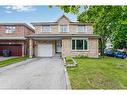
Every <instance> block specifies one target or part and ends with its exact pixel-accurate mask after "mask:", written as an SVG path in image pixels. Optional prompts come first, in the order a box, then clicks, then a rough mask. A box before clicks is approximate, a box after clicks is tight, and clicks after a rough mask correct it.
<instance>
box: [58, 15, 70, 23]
mask: <svg viewBox="0 0 127 95" xmlns="http://www.w3.org/2000/svg"><path fill="white" fill-rule="evenodd" d="M61 18H66V19H67V20H68V21H69V22H71V21H70V19H69V18H68V17H67V16H66V15H65V14H63V15H62V16H60V17H59V18H58V19H57V22H58V21H59V20H60V19H61Z"/></svg>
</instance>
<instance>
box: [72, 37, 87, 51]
mask: <svg viewBox="0 0 127 95" xmlns="http://www.w3.org/2000/svg"><path fill="white" fill-rule="evenodd" d="M87 49H88V40H87V39H72V50H87Z"/></svg>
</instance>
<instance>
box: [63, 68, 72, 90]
mask: <svg viewBox="0 0 127 95" xmlns="http://www.w3.org/2000/svg"><path fill="white" fill-rule="evenodd" d="M64 71H65V77H66V86H67V90H71V84H70V80H69V76H68V73H67V69H66V67H64Z"/></svg>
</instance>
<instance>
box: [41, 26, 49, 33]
mask: <svg viewBox="0 0 127 95" xmlns="http://www.w3.org/2000/svg"><path fill="white" fill-rule="evenodd" d="M45 26H49V31H48V32H44V31H43V28H44V27H45ZM42 32H43V33H49V32H51V25H44V26H42Z"/></svg>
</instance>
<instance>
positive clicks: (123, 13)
mask: <svg viewBox="0 0 127 95" xmlns="http://www.w3.org/2000/svg"><path fill="white" fill-rule="evenodd" d="M58 7H60V9H62V10H64V11H65V12H66V13H69V12H71V13H74V14H77V19H78V21H79V22H93V23H94V24H93V26H94V33H95V34H98V35H99V36H100V37H101V39H100V47H101V51H102V54H103V50H104V48H105V43H106V41H107V39H111V40H112V41H113V44H114V45H115V46H116V43H117V44H118V42H120V43H121V45H122V46H121V47H125V45H126V44H125V40H126V37H122V36H120V34H119V33H120V32H122V30H121V29H123V28H120V27H121V26H122V25H123V24H122V22H123V21H127V6H82V7H84V11H83V12H81V13H80V11H79V9H80V7H81V6H80V7H79V6H58ZM122 27H124V26H122ZM117 34H118V35H117ZM122 34H125V36H126V35H127V34H126V33H123V32H122ZM122 34H121V35H122ZM117 37H119V39H116V38H117ZM121 39H122V40H121ZM120 43H119V44H120ZM117 46H118V45H117ZM116 48H118V47H116Z"/></svg>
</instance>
